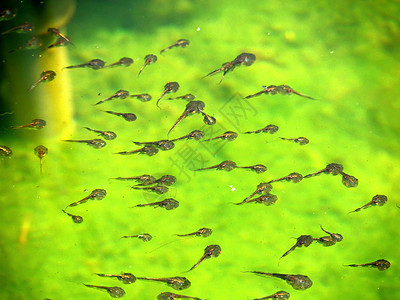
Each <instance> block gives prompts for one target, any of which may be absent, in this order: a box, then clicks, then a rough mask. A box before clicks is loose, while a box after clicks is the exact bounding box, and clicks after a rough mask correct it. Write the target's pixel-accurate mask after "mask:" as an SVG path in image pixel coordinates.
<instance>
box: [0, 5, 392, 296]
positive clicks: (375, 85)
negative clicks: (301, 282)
mask: <svg viewBox="0 0 400 300" xmlns="http://www.w3.org/2000/svg"><path fill="white" fill-rule="evenodd" d="M7 4H8V5H9V6H12V5H14V6H16V7H17V8H18V11H19V12H21V14H19V15H17V17H16V18H15V19H13V20H11V21H7V22H1V29H2V31H4V30H6V29H8V28H10V27H12V26H17V25H19V24H21V23H22V22H24V21H30V22H32V23H34V24H35V21H36V22H37V23H38V24H41V25H39V26H38V28H40V26H42V27H43V28H47V27H56V26H57V27H59V28H60V30H61V31H62V32H66V33H67V35H68V36H69V37H70V38H71V39H72V41H73V43H74V45H75V46H72V45H68V47H60V48H53V49H49V50H46V51H42V52H41V51H39V50H25V51H22V50H21V51H17V52H14V53H9V50H10V49H15V48H17V47H18V45H20V44H21V41H23V40H24V38H25V37H21V35H18V36H12V35H11V34H10V35H4V36H1V37H0V38H1V44H2V45H1V51H2V61H1V65H2V67H1V73H2V81H1V86H0V90H1V97H2V98H1V99H2V102H1V111H0V114H1V116H0V126H1V128H0V134H1V137H0V145H7V146H9V147H10V148H11V149H12V150H13V154H12V156H10V157H1V158H0V168H1V172H0V184H1V193H0V211H1V218H0V224H1V231H0V235H1V239H0V249H1V254H0V257H1V259H0V287H1V288H0V298H1V299H46V298H48V299H54V300H55V299H109V298H110V296H109V295H108V294H107V293H105V292H102V291H99V290H95V289H89V288H86V287H85V286H83V285H82V283H86V284H94V285H103V286H120V287H123V288H124V290H125V292H126V296H125V297H126V298H127V299H156V297H157V295H158V294H159V293H161V292H166V291H169V292H176V293H178V294H184V295H190V296H193V297H199V298H201V299H254V298H260V297H264V296H267V295H271V294H273V293H275V292H276V291H279V290H285V291H288V292H289V293H290V294H291V298H293V299H400V289H399V282H400V268H399V264H398V262H399V259H400V254H399V247H398V243H399V240H398V239H399V234H400V226H399V214H400V208H398V207H397V206H396V204H397V205H400V200H399V198H398V195H399V192H400V187H399V185H398V181H399V178H400V168H399V166H400V157H399V152H400V146H399V144H400V143H399V134H400V122H399V115H400V104H399V103H400V102H399V97H400V89H399V83H400V71H399V70H400V61H399V58H400V43H399V41H400V24H399V16H400V3H399V2H398V1H389V0H386V1H383V0H382V1H361V0H356V1H352V2H351V5H349V4H348V2H347V1H343V0H341V1H335V2H334V3H332V2H330V1H308V0H297V1H293V0H289V1H256V0H248V1H239V0H236V1H234V0H231V1H227V0H221V1H211V0H204V1H194V0H192V1H190V0H176V1H167V0H149V1H127V0H125V1H122V0H116V1H83V0H82V1H76V2H73V1H64V2H62V1H40V2H31V3H30V2H25V1H15V2H14V1H9V2H8V3H7ZM64 6H66V7H67V8H65V7H64ZM44 12H45V13H44ZM44 14H45V15H46V16H47V17H48V18H49V20H51V21H49V22H53V23H51V24H54V23H55V24H57V25H52V26H50V25H48V24H47V23H46V19H45V18H44V17H39V16H43V15H44ZM66 15H68V17H66ZM57 20H61V21H59V22H58V23H57ZM46 26H47V27H46ZM182 38H184V39H188V40H189V41H190V45H189V46H188V47H186V48H174V49H171V50H169V51H167V52H165V53H163V54H161V55H159V51H160V50H161V49H163V48H165V47H167V46H169V45H171V44H173V43H174V42H175V41H177V40H178V39H182ZM25 39H26V38H25ZM25 41H26V40H25ZM242 52H248V53H253V54H255V55H256V57H257V59H256V61H255V63H254V64H253V65H251V66H249V67H245V66H241V67H238V68H236V69H235V70H234V71H233V72H229V73H228V74H227V75H226V76H225V78H224V80H223V81H222V83H221V84H218V82H219V80H220V78H221V74H217V75H214V76H210V77H207V78H204V79H202V77H203V76H205V75H206V74H208V73H209V72H211V71H213V70H215V69H218V68H219V67H220V66H221V65H222V63H225V62H227V61H230V60H232V59H234V58H235V57H236V56H237V55H239V54H240V53H242ZM150 53H154V54H156V55H157V56H158V61H157V62H156V63H155V64H152V65H149V66H147V67H146V68H145V70H144V71H143V72H142V74H141V75H140V77H138V76H137V73H138V71H139V70H140V68H141V67H142V65H143V62H144V60H143V58H144V56H145V55H147V54H150ZM121 57H131V58H133V60H134V63H133V65H131V66H129V67H126V68H125V67H116V68H109V69H103V70H97V71H95V70H92V69H89V68H82V69H73V70H62V68H63V67H66V66H69V65H75V64H80V63H83V62H87V61H89V60H91V59H94V58H99V59H102V60H105V61H106V62H107V63H112V62H115V61H118V59H120V58H121ZM47 69H51V70H54V71H55V72H56V73H57V76H56V78H55V79H54V81H52V82H46V83H42V84H40V85H38V86H37V87H36V88H35V89H34V90H32V91H31V92H29V93H28V92H26V89H27V88H29V86H30V85H32V84H33V83H34V82H35V81H36V80H37V79H38V78H39V76H40V73H41V72H42V71H43V70H47ZM170 81H176V82H179V84H180V89H179V91H178V92H177V93H176V94H170V95H167V96H171V97H174V96H179V95H184V94H187V93H192V94H194V95H196V99H199V100H202V101H204V102H205V104H206V107H205V111H206V112H207V113H208V114H210V115H212V116H214V117H215V118H216V120H217V123H216V124H215V125H213V126H207V125H205V124H204V123H203V122H202V120H201V119H202V117H201V116H200V115H198V114H196V115H193V116H190V117H188V118H186V119H184V120H183V121H182V122H181V123H180V124H179V125H178V126H177V127H176V128H175V129H174V130H173V131H172V132H171V134H170V138H171V137H172V138H177V137H180V136H183V135H185V134H187V133H189V132H190V131H192V130H194V129H199V130H202V131H204V132H205V134H206V137H207V138H208V137H213V136H216V135H218V134H221V133H223V132H225V131H227V130H231V131H235V132H238V133H239V136H238V138H237V139H236V140H234V141H231V142H226V141H223V142H221V141H210V142H201V141H195V140H188V141H181V142H177V143H176V147H175V148H174V149H172V150H170V151H165V152H164V151H160V152H159V153H158V154H157V155H155V156H152V157H150V156H146V155H132V156H120V155H116V154H114V153H115V152H119V151H127V150H133V149H136V148H137V147H136V146H135V145H134V144H132V142H131V141H132V140H133V141H156V140H160V139H166V138H167V132H168V130H169V129H170V128H171V126H172V125H173V123H174V122H175V121H176V119H177V118H178V117H179V116H180V115H181V113H182V112H183V111H184V109H185V105H186V102H185V101H184V100H173V101H171V100H166V98H167V96H166V97H164V98H163V100H161V102H160V107H161V110H160V109H158V108H157V107H156V105H155V102H156V99H157V98H158V97H159V96H160V95H161V93H162V92H163V90H164V88H163V87H164V85H165V83H167V82H170ZM280 84H287V85H289V86H290V87H292V88H293V89H295V90H297V91H299V92H301V93H304V94H306V95H309V96H312V97H314V98H315V99H316V100H310V99H306V98H303V97H299V96H297V95H279V94H278V95H265V94H264V95H261V96H258V97H254V98H251V99H248V100H244V99H243V97H244V96H246V95H250V94H254V93H256V92H258V91H260V90H261V89H262V88H261V86H263V85H266V86H268V85H280ZM120 89H124V90H128V91H129V92H130V93H131V94H139V93H149V94H151V95H152V96H153V100H151V101H150V102H145V103H143V102H140V101H138V100H137V99H134V98H128V99H125V100H119V99H117V100H113V101H110V102H107V103H104V104H102V105H101V106H98V107H95V106H93V104H95V103H96V102H98V101H100V100H102V99H104V98H106V97H108V96H111V95H112V94H114V93H115V92H116V91H118V90H120ZM101 110H113V111H122V112H133V113H135V114H136V115H137V117H138V118H137V120H136V121H135V122H126V121H125V120H124V119H122V118H118V117H115V116H111V115H108V114H106V113H103V112H102V111H101ZM5 112H10V113H11V114H4V113H5ZM35 118H42V119H45V120H46V121H47V123H48V126H46V127H45V128H43V129H41V130H37V131H34V130H24V129H20V130H10V129H9V127H11V126H16V125H20V124H25V123H28V122H29V121H30V120H32V119H35ZM268 124H275V125H277V126H279V131H278V132H277V133H275V134H273V135H270V134H266V133H260V134H253V135H244V134H241V133H243V132H245V131H249V130H256V129H260V128H262V127H265V126H266V125H268ZM85 126H87V127H90V128H95V129H101V130H112V131H115V132H116V133H117V135H118V137H117V138H116V139H115V140H114V141H108V142H107V143H108V144H107V146H106V147H105V148H103V149H99V150H96V149H93V148H91V147H88V146H86V145H84V144H75V143H73V144H71V143H66V142H63V141H62V140H63V139H93V138H96V135H95V134H93V133H92V132H89V131H87V130H85V129H82V127H85ZM299 136H305V137H307V138H308V139H309V140H310V143H309V144H308V145H304V146H301V145H298V144H296V143H293V142H290V141H283V140H280V139H279V138H278V137H292V138H295V137H299ZM40 144H42V145H45V146H46V147H47V148H48V149H49V153H48V155H47V156H45V157H44V158H43V175H42V176H40V172H39V167H40V164H39V158H38V157H37V156H36V155H35V154H34V151H33V149H34V148H35V147H36V146H37V145H40ZM224 160H233V161H235V162H236V163H237V164H238V165H240V166H248V165H255V164H264V165H266V166H267V167H268V170H267V171H266V172H265V173H262V174H256V173H253V172H250V171H248V170H244V169H236V170H233V171H231V172H225V171H222V170H207V171H202V172H195V171H193V170H195V169H198V168H202V167H207V166H211V165H216V164H218V163H220V162H222V161H224ZM331 162H336V163H340V164H343V166H344V171H345V172H346V173H349V174H351V175H354V176H355V177H356V178H358V180H359V184H358V186H357V187H355V188H347V187H345V186H344V185H343V184H342V183H341V178H340V176H331V175H321V176H318V177H315V178H312V179H306V180H303V181H301V182H299V183H291V182H278V183H275V184H274V185H273V191H272V193H273V194H275V195H277V196H278V201H277V202H276V203H275V204H274V205H272V206H264V205H262V204H254V203H249V204H246V205H242V206H235V205H232V203H233V202H240V201H242V200H243V199H244V198H246V197H247V196H248V195H250V194H251V193H252V192H253V191H254V190H255V189H256V187H257V185H258V184H259V183H260V182H266V181H269V180H272V179H276V178H280V177H283V176H286V175H288V174H289V173H291V172H299V173H301V174H303V175H306V174H309V173H312V172H315V171H318V170H321V169H323V168H324V167H325V166H326V165H327V164H328V163H331ZM141 174H152V175H154V176H155V177H157V178H158V177H160V176H162V175H165V174H172V175H174V176H176V177H177V182H176V184H175V185H173V186H172V187H171V188H170V191H169V192H168V193H167V194H166V195H163V196H159V195H154V194H152V193H148V192H145V191H139V190H133V189H131V188H130V185H132V184H131V183H130V182H124V181H115V180H110V178H113V177H129V176H137V175H141ZM98 188H102V189H105V190H106V191H107V196H106V197H105V198H104V199H103V200H101V201H89V202H88V203H85V204H83V205H80V206H77V207H76V208H73V209H72V208H71V210H69V212H71V213H73V214H77V215H80V216H82V217H83V218H84V221H83V223H81V224H75V223H73V222H72V220H71V218H70V217H68V216H67V215H66V214H64V213H63V212H62V209H64V208H65V207H66V206H67V205H68V204H70V203H72V202H75V201H78V200H80V199H82V198H84V197H86V196H87V195H88V194H89V193H90V192H91V191H92V190H94V189H98ZM376 194H383V195H386V196H387V197H388V202H387V203H386V205H384V206H383V207H371V208H368V209H365V210H362V211H360V212H357V213H352V214H348V213H349V212H350V211H352V210H354V209H356V208H358V207H361V206H362V205H364V204H365V203H367V202H369V201H370V200H371V199H372V197H373V196H374V195H376ZM167 197H172V198H174V199H176V200H178V201H179V202H180V206H179V207H178V208H177V209H176V210H172V211H166V210H164V209H161V208H155V209H153V208H148V207H147V208H146V207H145V208H130V207H132V206H134V205H137V204H139V203H150V202H154V201H158V200H161V199H164V198H167ZM320 225H322V226H323V227H324V228H325V229H326V230H328V231H330V232H338V233H341V234H342V235H343V237H344V239H343V241H341V242H340V243H337V244H336V245H334V246H332V247H323V246H322V245H319V244H317V243H315V244H313V245H311V246H310V247H307V248H304V247H302V248H299V249H296V250H295V251H294V252H293V253H291V254H290V255H288V256H287V257H284V258H282V259H281V260H280V259H279V258H280V257H281V255H282V254H283V253H284V252H285V251H287V250H288V249H289V248H290V247H291V246H293V244H294V243H295V239H294V238H297V237H299V236H300V235H303V234H310V235H312V236H320V235H321V234H323V232H322V231H321V229H320ZM201 227H209V228H212V229H213V234H212V235H211V236H210V237H207V238H202V237H195V238H189V239H181V238H178V237H176V236H174V234H183V233H189V232H193V231H196V230H197V229H199V228H201ZM147 232H148V233H151V234H152V235H153V239H152V240H151V241H149V242H146V243H144V242H142V241H140V240H138V239H120V237H121V236H124V235H133V234H141V233H147ZM212 244H218V245H220V246H221V249H222V252H221V255H220V256H219V257H217V258H210V259H207V260H205V261H204V262H202V263H201V264H200V265H199V266H198V267H197V268H196V269H194V270H193V271H190V272H188V273H184V272H185V271H187V270H188V269H189V268H190V267H191V266H192V265H193V264H194V263H195V262H196V261H197V260H198V259H199V258H200V257H201V255H202V254H203V251H204V248H205V247H206V246H207V245H212ZM377 259H387V260H388V261H390V262H391V264H392V265H391V267H390V268H389V269H388V270H385V271H379V270H377V269H373V268H361V267H359V268H349V267H345V266H344V265H346V264H360V263H367V262H372V261H375V260H377ZM254 270H256V271H263V272H275V273H284V274H304V275H307V276H309V277H310V278H311V279H312V281H313V286H312V287H311V288H310V289H307V290H305V291H298V290H294V289H293V288H292V287H291V286H289V285H288V284H287V283H286V282H284V281H283V280H280V279H275V278H269V277H265V278H263V277H258V276H256V275H254V274H250V273H245V271H254ZM121 272H129V273H133V274H134V275H135V276H141V277H172V276H185V277H187V278H188V279H189V280H190V281H191V283H192V285H191V287H190V288H189V289H187V290H183V291H174V290H173V289H171V288H170V287H168V286H166V285H165V284H161V283H155V282H147V281H137V282H135V283H133V284H131V285H125V284H122V283H121V282H120V281H117V280H116V279H109V278H101V277H98V276H96V275H94V273H105V274H119V273H121Z"/></svg>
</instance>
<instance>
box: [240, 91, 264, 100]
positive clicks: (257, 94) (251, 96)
mask: <svg viewBox="0 0 400 300" xmlns="http://www.w3.org/2000/svg"><path fill="white" fill-rule="evenodd" d="M263 93H264V91H261V92H258V93H255V94H252V95H248V96H246V97H244V99H250V98H253V97H257V96H260V95H261V94H263Z"/></svg>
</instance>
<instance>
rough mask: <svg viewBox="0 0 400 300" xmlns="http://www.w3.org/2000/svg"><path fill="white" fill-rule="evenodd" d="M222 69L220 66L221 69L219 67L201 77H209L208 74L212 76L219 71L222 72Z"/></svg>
mask: <svg viewBox="0 0 400 300" xmlns="http://www.w3.org/2000/svg"><path fill="white" fill-rule="evenodd" d="M221 71H222V70H221V68H219V69H217V70H214V71H212V72H210V73H208V74H207V75H206V76H203V77H202V78H201V79H204V78H206V77H208V76H212V75H214V74H217V73H219V72H221Z"/></svg>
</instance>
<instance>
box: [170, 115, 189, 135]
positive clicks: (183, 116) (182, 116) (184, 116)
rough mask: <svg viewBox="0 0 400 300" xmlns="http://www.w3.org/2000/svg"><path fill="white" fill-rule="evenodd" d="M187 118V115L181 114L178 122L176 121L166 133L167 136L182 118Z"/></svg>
mask: <svg viewBox="0 0 400 300" xmlns="http://www.w3.org/2000/svg"><path fill="white" fill-rule="evenodd" d="M186 117H187V113H183V114H182V115H181V116H180V117H179V118H178V120H176V122H175V124H174V125H173V126H172V127H171V129H170V130H169V131H168V136H169V134H170V133H171V131H172V130H173V129H174V128H175V127H176V126H177V125H178V124H179V122H180V121H182V120H183V119H184V118H186Z"/></svg>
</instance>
